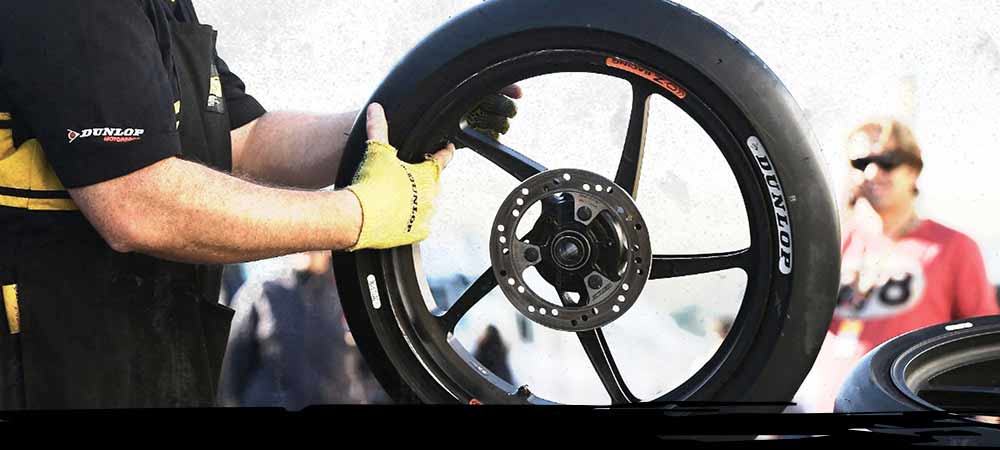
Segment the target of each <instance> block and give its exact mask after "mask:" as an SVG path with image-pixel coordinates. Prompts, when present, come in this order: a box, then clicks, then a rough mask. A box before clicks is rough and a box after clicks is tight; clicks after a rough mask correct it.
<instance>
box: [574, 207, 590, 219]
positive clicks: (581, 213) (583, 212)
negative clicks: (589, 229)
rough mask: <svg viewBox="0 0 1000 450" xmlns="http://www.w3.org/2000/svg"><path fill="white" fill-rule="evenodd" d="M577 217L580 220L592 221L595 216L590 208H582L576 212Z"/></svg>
mask: <svg viewBox="0 0 1000 450" xmlns="http://www.w3.org/2000/svg"><path fill="white" fill-rule="evenodd" d="M576 216H577V217H579V218H580V220H590V218H591V217H592V216H593V212H591V211H590V208H588V207H586V206H581V207H580V209H578V210H576Z"/></svg>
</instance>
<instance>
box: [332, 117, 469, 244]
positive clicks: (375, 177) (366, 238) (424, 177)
mask: <svg viewBox="0 0 1000 450" xmlns="http://www.w3.org/2000/svg"><path fill="white" fill-rule="evenodd" d="M367 125H368V127H367V131H368V149H367V150H366V153H365V158H364V160H362V161H361V167H360V168H359V169H358V172H357V174H355V175H354V180H353V181H352V184H351V185H350V186H348V187H347V189H348V190H350V191H351V192H353V193H354V195H356V196H357V197H358V202H359V203H360V204H361V210H362V217H363V219H362V224H361V232H360V234H359V235H358V240H357V242H356V243H355V244H354V245H353V246H352V247H350V248H349V249H348V251H354V250H360V249H365V248H371V249H384V248H392V247H398V246H401V245H408V244H412V243H414V242H418V241H422V240H424V239H425V238H427V235H428V234H430V218H431V215H432V213H433V202H434V198H435V197H436V196H437V192H438V180H439V177H440V173H441V170H443V169H444V168H445V166H447V165H448V162H449V161H451V157H452V155H453V154H454V151H455V146H454V145H453V144H448V145H447V146H446V147H445V148H443V149H441V150H439V151H438V152H437V153H435V154H434V155H430V154H428V155H425V158H426V159H427V161H424V162H422V163H419V164H410V163H406V162H403V161H400V160H399V158H398V157H396V149H395V148H393V147H392V146H391V145H389V126H388V124H387V123H386V120H385V112H384V111H383V110H382V106H381V105H379V104H378V103H372V104H371V105H369V106H368V111H367Z"/></svg>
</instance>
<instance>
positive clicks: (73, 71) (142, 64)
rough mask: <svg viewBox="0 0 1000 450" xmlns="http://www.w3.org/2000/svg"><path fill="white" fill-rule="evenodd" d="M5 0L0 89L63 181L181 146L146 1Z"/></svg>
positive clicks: (171, 90)
mask: <svg viewBox="0 0 1000 450" xmlns="http://www.w3.org/2000/svg"><path fill="white" fill-rule="evenodd" d="M4 3H5V6H0V17H2V18H0V65H2V71H3V79H4V81H5V85H4V86H3V89H4V90H5V91H7V94H8V96H9V97H10V100H11V102H12V103H13V106H14V108H13V109H14V111H13V113H14V114H15V115H16V116H17V117H20V118H21V119H23V121H24V122H26V123H27V124H28V126H29V127H30V128H31V131H32V132H33V134H34V136H35V137H37V138H38V140H39V142H40V143H41V144H42V147H43V148H44V150H45V156H46V159H47V160H48V162H49V163H50V164H51V165H52V167H53V169H54V170H55V172H56V174H57V175H58V176H59V179H60V180H61V181H62V183H63V185H64V186H65V187H67V188H74V187H81V186H87V185H90V184H94V183H98V182H101V181H105V180H109V179H112V178H117V177H119V176H122V175H126V174H128V173H130V172H133V171H135V170H138V169H140V168H142V167H145V166H148V165H150V164H152V163H154V162H156V161H159V160H161V159H164V158H167V157H170V156H174V155H177V154H179V153H180V140H179V139H178V135H177V128H176V117H175V114H174V107H173V105H174V100H175V92H176V91H175V86H174V85H173V83H171V81H170V78H169V77H168V75H167V73H168V70H172V66H170V67H169V68H168V67H167V62H165V60H164V58H163V52H162V51H161V48H160V47H161V43H162V42H163V40H162V37H161V39H157V34H156V30H155V29H154V26H153V20H155V17H151V16H150V14H154V13H155V11H154V10H153V9H152V8H150V7H149V4H148V2H147V3H142V2H139V1H136V0H77V1H72V2H66V1H59V0H32V1H25V2H20V1H18V2H4ZM166 42H167V43H169V41H166Z"/></svg>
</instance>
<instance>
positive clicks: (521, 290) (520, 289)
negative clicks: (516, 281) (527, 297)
mask: <svg viewBox="0 0 1000 450" xmlns="http://www.w3.org/2000/svg"><path fill="white" fill-rule="evenodd" d="M517 292H518V293H519V294H523V293H524V286H518V287H517Z"/></svg>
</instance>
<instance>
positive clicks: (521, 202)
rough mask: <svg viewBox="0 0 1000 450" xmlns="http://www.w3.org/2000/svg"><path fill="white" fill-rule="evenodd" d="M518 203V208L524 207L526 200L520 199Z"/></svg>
mask: <svg viewBox="0 0 1000 450" xmlns="http://www.w3.org/2000/svg"><path fill="white" fill-rule="evenodd" d="M516 203H517V206H524V199H523V198H518V199H517V201H516Z"/></svg>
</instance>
